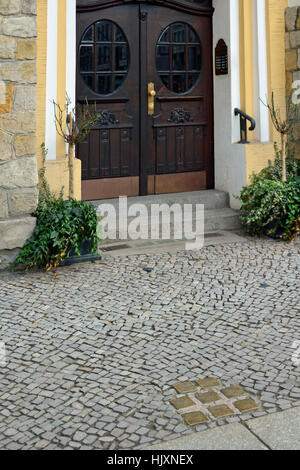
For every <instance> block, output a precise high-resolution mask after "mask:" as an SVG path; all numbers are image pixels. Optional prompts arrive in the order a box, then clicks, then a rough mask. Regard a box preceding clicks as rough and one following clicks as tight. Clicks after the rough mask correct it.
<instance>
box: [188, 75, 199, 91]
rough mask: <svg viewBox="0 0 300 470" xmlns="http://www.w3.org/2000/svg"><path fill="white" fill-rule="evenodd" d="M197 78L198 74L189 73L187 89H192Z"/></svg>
mask: <svg viewBox="0 0 300 470" xmlns="http://www.w3.org/2000/svg"><path fill="white" fill-rule="evenodd" d="M198 78H199V74H198V73H190V74H189V77H188V89H190V88H192V87H193V86H194V85H195V83H196V82H197V80H198Z"/></svg>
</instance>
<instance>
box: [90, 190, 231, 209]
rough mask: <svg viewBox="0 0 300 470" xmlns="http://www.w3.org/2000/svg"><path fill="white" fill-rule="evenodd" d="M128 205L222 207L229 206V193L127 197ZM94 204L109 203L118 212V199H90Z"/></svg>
mask: <svg viewBox="0 0 300 470" xmlns="http://www.w3.org/2000/svg"><path fill="white" fill-rule="evenodd" d="M127 202H128V207H130V206H131V205H133V204H145V205H146V207H150V206H151V204H168V205H170V206H171V205H172V204H181V205H183V204H204V206H205V209H206V210H212V209H223V208H225V207H228V206H229V195H228V193H226V192H224V191H218V190H216V189H209V190H206V191H193V192H188V193H173V194H159V195H151V196H138V197H129V198H128V199H127ZM91 203H92V204H93V205H94V206H96V207H99V206H100V205H101V204H111V205H112V206H113V207H115V209H116V210H117V213H118V208H119V199H105V200H101V201H92V202H91Z"/></svg>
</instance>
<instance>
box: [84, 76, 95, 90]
mask: <svg viewBox="0 0 300 470" xmlns="http://www.w3.org/2000/svg"><path fill="white" fill-rule="evenodd" d="M82 78H83V81H84V83H85V84H86V85H87V86H88V87H89V88H91V89H93V88H94V75H92V74H89V75H85V74H82Z"/></svg>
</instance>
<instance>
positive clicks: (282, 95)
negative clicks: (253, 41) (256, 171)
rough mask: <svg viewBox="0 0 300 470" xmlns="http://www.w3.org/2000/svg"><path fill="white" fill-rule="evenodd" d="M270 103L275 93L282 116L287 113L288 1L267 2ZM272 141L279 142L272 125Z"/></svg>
mask: <svg viewBox="0 0 300 470" xmlns="http://www.w3.org/2000/svg"><path fill="white" fill-rule="evenodd" d="M266 5H267V11H266V13H267V14H266V23H267V47H268V72H269V101H270V99H271V93H272V91H274V97H275V102H276V104H277V106H278V108H280V110H281V113H282V116H284V115H285V112H286V76H285V9H286V8H287V7H288V0H266ZM270 135H271V139H272V140H276V141H279V140H278V139H279V136H278V135H277V132H276V131H274V128H273V126H272V124H271V123H270Z"/></svg>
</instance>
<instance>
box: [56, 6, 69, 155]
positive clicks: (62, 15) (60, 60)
mask: <svg viewBox="0 0 300 470" xmlns="http://www.w3.org/2000/svg"><path fill="white" fill-rule="evenodd" d="M66 16H67V15H66V0H59V1H58V28H57V31H58V32H57V34H58V37H57V48H58V50H57V103H59V104H60V106H61V107H62V108H64V107H65V103H66V41H67V37H66V28H67V23H66V21H67V17H66ZM65 155H66V144H65V142H64V140H63V138H62V137H61V136H59V135H57V143H56V158H57V159H58V160H59V159H61V158H64V157H65Z"/></svg>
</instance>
